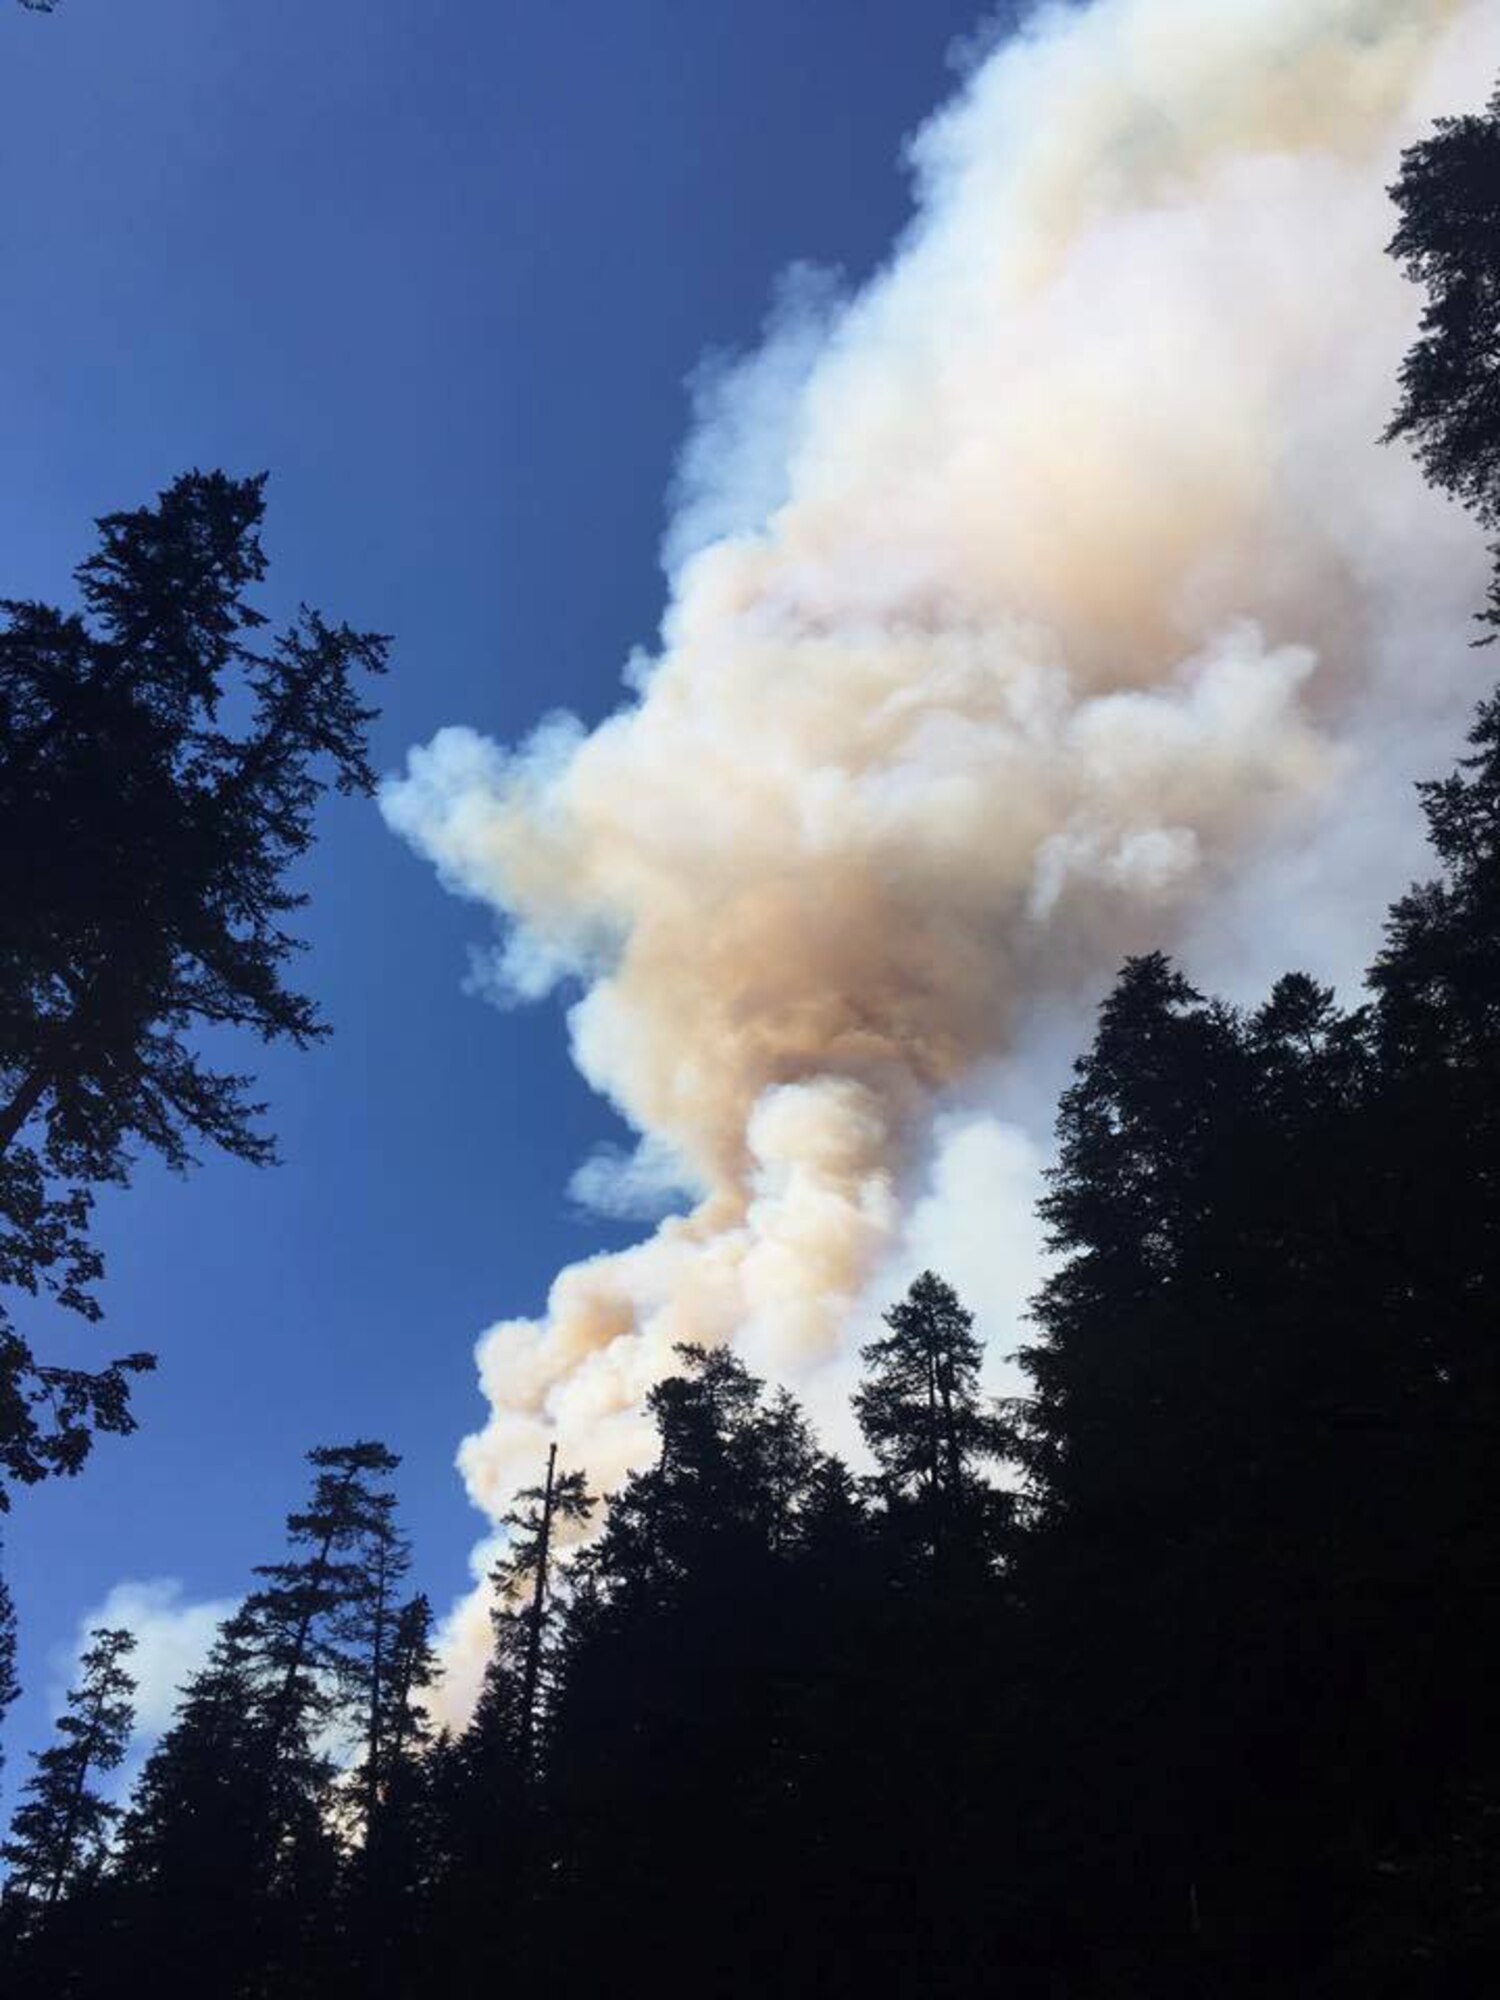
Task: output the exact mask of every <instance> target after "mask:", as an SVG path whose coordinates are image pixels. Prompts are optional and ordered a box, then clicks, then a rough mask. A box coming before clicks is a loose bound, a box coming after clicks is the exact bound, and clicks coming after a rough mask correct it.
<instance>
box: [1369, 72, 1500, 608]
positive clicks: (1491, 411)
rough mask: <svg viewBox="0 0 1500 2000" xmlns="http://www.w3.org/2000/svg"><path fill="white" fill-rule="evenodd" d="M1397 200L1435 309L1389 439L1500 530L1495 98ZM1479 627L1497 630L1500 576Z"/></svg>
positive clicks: (1407, 169) (1404, 375)
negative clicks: (1402, 442)
mask: <svg viewBox="0 0 1500 2000" xmlns="http://www.w3.org/2000/svg"><path fill="white" fill-rule="evenodd" d="M1391 194H1392V197H1393V198H1394V200H1395V201H1396V203H1397V205H1398V207H1399V208H1400V210H1401V225H1400V228H1399V229H1398V230H1397V232H1396V235H1395V237H1394V238H1393V240H1392V242H1391V246H1390V249H1391V255H1392V256H1393V257H1395V258H1397V259H1398V260H1399V261H1400V263H1401V264H1402V266H1403V267H1404V269H1405V271H1406V273H1407V276H1408V277H1410V278H1412V279H1413V280H1415V281H1416V282H1417V283H1418V284H1421V285H1422V286H1424V287H1425V289H1426V291H1427V295H1428V302H1427V306H1426V309H1425V311H1424V312H1423V314H1422V332H1421V338H1420V339H1419V340H1418V341H1417V342H1416V343H1415V344H1414V346H1413V347H1412V348H1411V351H1410V352H1409V353H1408V355H1407V356H1406V359H1405V361H1404V362H1403V364H1402V368H1401V400H1400V403H1399V404H1398V406H1397V409H1396V414H1395V416H1394V417H1393V419H1392V421H1391V424H1390V427H1389V429H1388V430H1387V432H1386V437H1387V439H1388V440H1389V439H1391V438H1397V437H1404V438H1407V439H1409V440H1410V442H1411V444H1412V445H1413V447H1414V449H1415V450H1416V453H1417V456H1418V458H1419V460H1420V461H1421V465H1422V469H1423V471H1424V472H1425V473H1426V475H1427V477H1428V479H1429V480H1430V481H1431V483H1432V484H1433V485H1434V486H1437V487H1439V488H1441V490H1442V491H1443V492H1445V493H1450V494H1452V495H1453V496H1454V498H1455V499H1457V500H1460V501H1461V502H1462V503H1463V505H1464V506H1466V507H1467V508H1469V509H1470V510H1471V512H1472V513H1473V514H1474V515H1475V517H1476V518H1477V519H1478V520H1479V521H1480V522H1481V523H1482V524H1483V526H1485V527H1486V528H1500V92H1497V93H1496V95H1495V96H1493V97H1492V98H1491V99H1490V103H1489V107H1488V109H1487V110H1486V111H1485V112H1484V113H1482V114H1480V115H1472V114H1471V115H1469V116H1466V117H1462V118H1442V119H1439V120H1438V123H1437V127H1436V130H1435V131H1434V132H1433V133H1432V134H1431V135H1430V137H1428V138H1426V139H1423V140H1422V141H1421V142H1420V143H1419V144H1417V145H1415V146H1412V147H1410V148H1408V150H1407V151H1406V153H1405V154H1404V155H1403V157H1402V162H1401V177H1400V179H1399V180H1398V181H1397V182H1396V184H1395V186H1394V187H1393V188H1392V189H1391ZM1484 617H1485V622H1486V623H1487V624H1490V625H1495V624H1500V573H1497V576H1496V580H1495V582H1494V584H1493V585H1492V587H1491V592H1490V603H1489V608H1488V610H1487V612H1486V613H1485V614H1484ZM1492 636H1493V635H1492Z"/></svg>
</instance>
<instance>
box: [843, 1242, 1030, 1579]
mask: <svg viewBox="0 0 1500 2000" xmlns="http://www.w3.org/2000/svg"><path fill="white" fill-rule="evenodd" d="M884 1318H885V1323H886V1326H887V1327H888V1328H889V1329H890V1331H889V1332H888V1333H887V1334H886V1335H885V1336H884V1337H883V1338H882V1339H879V1340H874V1341H871V1342H870V1343H869V1344H868V1345H867V1346H866V1347H864V1348H863V1349H862V1350H861V1353H862V1356H863V1359H864V1363H865V1367H866V1370H867V1374H866V1377H865V1379H864V1381H863V1382H862V1383H861V1384H860V1387H859V1389H858V1390H857V1392H856V1394H855V1397H854V1411H855V1415H856V1417H857V1418H858V1420H859V1427H860V1431H861V1433H862V1435H863V1437H864V1440H865V1443H866V1444H867V1445H868V1446H869V1447H870V1450H871V1452H872V1453H873V1454H874V1456H875V1460H876V1463H877V1464H878V1465H879V1467H880V1473H881V1481H882V1485H883V1487H884V1489H885V1492H886V1494H887V1496H888V1498H889V1500H890V1501H891V1502H892V1503H893V1504H894V1505H896V1506H898V1507H915V1508H916V1509H917V1510H918V1511H919V1513H920V1516H921V1519H922V1521H923V1524H924V1531H925V1534H926V1536H927V1539H928V1541H929V1545H930V1548H931V1551H932V1554H933V1557H934V1560H936V1559H937V1558H938V1556H939V1554H940V1552H941V1550H942V1548H943V1546H944V1544H945V1543H947V1542H949V1541H950V1540H951V1538H952V1535H953V1531H954V1530H955V1529H956V1527H957V1526H958V1524H959V1523H960V1521H961V1520H963V1519H964V1517H965V1516H966V1515H970V1516H972V1515H974V1514H975V1513H976V1511H977V1509H978V1508H979V1507H980V1506H981V1505H982V1498H983V1481H982V1479H981V1477H980V1467H981V1465H982V1464H984V1463H985V1462H986V1461H988V1460H992V1459H995V1458H998V1457H999V1456H1000V1455H1001V1454H1002V1452H1003V1451H1004V1449H1005V1443H1006V1432H1005V1428H1004V1426H1003V1424H1002V1423H1001V1421H1000V1419H999V1417H998V1416H997V1415H996V1414H995V1412H994V1411H993V1410H992V1409H991V1408H989V1407H988V1406H987V1404H986V1401H985V1398H984V1397H983V1395H982V1394H981V1392H980V1387H979V1369H980V1364H981V1362H982V1360H983V1355H984V1350H983V1347H982V1345H981V1343H980V1341H979V1340H978V1338H977V1337H976V1335H975V1333H974V1317H973V1314H972V1313H970V1312H968V1311H966V1310H965V1308H964V1307H963V1305H961V1304H960V1302H959V1298H958V1295H957V1293H956V1292H955V1291H954V1290H953V1288H952V1286H951V1285H948V1284H945V1283H944V1281H943V1280H942V1279H941V1278H939V1277H938V1276H937V1275H936V1274H935V1273H934V1272H932V1271H924V1272H922V1274H921V1275H920V1276H919V1277H918V1278H916V1279H915V1280H914V1281H913V1283H912V1286H911V1289H910V1290H909V1291H908V1293H907V1295H906V1297H905V1298H904V1299H902V1300H901V1301H900V1302H899V1303H898V1304H896V1305H893V1306H891V1307H890V1308H889V1309H888V1310H887V1311H886V1313H885V1315H884Z"/></svg>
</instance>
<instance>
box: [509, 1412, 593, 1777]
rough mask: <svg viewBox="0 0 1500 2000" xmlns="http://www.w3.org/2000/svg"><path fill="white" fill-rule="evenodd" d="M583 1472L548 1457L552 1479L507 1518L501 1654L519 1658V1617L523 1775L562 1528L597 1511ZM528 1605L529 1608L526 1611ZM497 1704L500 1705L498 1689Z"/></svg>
mask: <svg viewBox="0 0 1500 2000" xmlns="http://www.w3.org/2000/svg"><path fill="white" fill-rule="evenodd" d="M594 1504H595V1503H594V1498H593V1495H592V1494H590V1492H589V1491H588V1479H587V1475H586V1474H585V1473H583V1472H579V1471H573V1472H562V1473H560V1472H558V1470H557V1446H556V1445H555V1444H553V1445H552V1446H550V1447H549V1449H548V1452H547V1475H546V1478H545V1480H544V1481H543V1483H542V1484H541V1485H540V1486H528V1487H526V1488H524V1489H523V1490H522V1491H521V1492H520V1493H519V1494H517V1496H516V1504H515V1505H514V1506H513V1507H512V1508H511V1510H510V1512H509V1513H508V1514H506V1515H505V1516H504V1525H505V1526H506V1527H507V1528H508V1529H509V1530H510V1542H509V1544H508V1546H507V1549H506V1553H505V1555H504V1557H503V1558H502V1559H501V1561H500V1562H499V1563H498V1564H497V1565H496V1567H495V1570H494V1573H493V1575H492V1577H491V1581H492V1583H493V1584H494V1585H495V1588H496V1591H497V1593H498V1609H497V1611H496V1638H497V1653H498V1654H499V1655H500V1656H501V1670H502V1671H508V1668H507V1667H506V1666H505V1664H504V1658H503V1656H505V1655H507V1654H512V1655H513V1654H514V1652H515V1650H516V1646H515V1633H514V1631H513V1629H512V1627H511V1624H510V1622H509V1621H511V1620H512V1619H515V1618H519V1619H520V1621H521V1626H522V1629H523V1630H524V1641H523V1643H522V1644H521V1646H520V1649H519V1650H520V1658H521V1672H520V1686H519V1688H518V1689H517V1690H516V1699H517V1701H518V1704H519V1706H518V1709H517V1714H516V1730H517V1736H516V1752H517V1756H518V1758H519V1760H520V1764H521V1768H522V1770H523V1771H526V1772H530V1771H531V1770H532V1768H533V1763H534V1758H535V1751H536V1742H537V1737H538V1734H539V1726H540V1723H541V1720H542V1712H541V1711H542V1704H543V1701H544V1698H545V1694H546V1675H545V1667H546V1661H547V1628H548V1621H549V1618H550V1615H551V1611H552V1599H553V1596H554V1594H555V1587H554V1575H555V1570H556V1560H557V1554H556V1547H555V1536H556V1533H557V1530H558V1529H559V1527H566V1526H567V1525H569V1524H573V1525H581V1524H582V1523H583V1522H585V1521H586V1520H587V1519H588V1517H589V1515H590V1513H591V1512H592V1511H593V1508H594ZM523 1604H524V1608H522V1606H523ZM493 1699H494V1700H495V1701H497V1702H498V1701H499V1699H500V1696H499V1692H498V1690H495V1691H493Z"/></svg>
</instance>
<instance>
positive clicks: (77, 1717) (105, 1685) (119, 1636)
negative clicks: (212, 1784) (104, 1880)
mask: <svg viewBox="0 0 1500 2000" xmlns="http://www.w3.org/2000/svg"><path fill="white" fill-rule="evenodd" d="M134 1649H135V1635H134V1633H132V1632H127V1631H124V1630H118V1629H110V1630H106V1629H104V1628H102V1627H101V1628H100V1629H99V1630H97V1631H95V1632H93V1633H91V1634H90V1636H89V1645H88V1647H87V1649H86V1650H85V1652H84V1654H83V1657H82V1659H81V1661H80V1662H79V1679H78V1685H77V1686H76V1687H75V1688H73V1689H71V1690H70V1692H69V1694H68V1705H67V1709H66V1711H65V1713H64V1714H62V1715H61V1716H59V1717H58V1721H57V1733H58V1739H59V1740H58V1741H57V1742H56V1743H54V1744H51V1745H49V1747H48V1748H47V1749H45V1750H41V1751H37V1752H34V1753H33V1754H34V1756H35V1760H36V1767H37V1768H36V1770H35V1771H34V1772H33V1773H32V1775H31V1777H30V1778H28V1779H27V1781H26V1786H25V1791H24V1799H23V1803H22V1804H21V1805H20V1806H19V1807H18V1808H17V1809H16V1814H15V1818H14V1819H13V1820H12V1822H11V1832H10V1838H9V1840H7V1841H6V1842H5V1843H4V1845H3V1846H0V1855H3V1856H4V1858H5V1860H6V1861H7V1862H8V1863H9V1864H10V1868H11V1874H12V1882H13V1883H14V1885H15V1886H16V1888H17V1889H18V1891H19V1893H20V1894H21V1895H23V1896H25V1897H26V1898H27V1899H29V1900H31V1901H34V1902H36V1903H39V1904H40V1905H41V1906H42V1907H43V1908H47V1909H50V1908H51V1907H52V1905H54V1904H55V1903H56V1902H57V1901H58V1899H59V1897H60V1896H62V1895H63V1894H64V1892H65V1891H68V1890H71V1889H74V1888H76V1887H77V1885H78V1883H79V1882H80V1880H81V1879H86V1878H87V1877H88V1876H89V1875H91V1874H92V1873H93V1872H94V1871H95V1870H97V1869H98V1868H99V1867H100V1865H101V1864H102V1862H103V1859H104V1853H105V1843H106V1841H107V1839H108V1836H109V1830H110V1828H111V1827H112V1826H113V1824H114V1822H115V1820H116V1819H117V1818H118V1817H119V1808H118V1807H117V1806H115V1805H114V1804H112V1803H111V1802H110V1801H109V1800H108V1799H106V1798H105V1796H104V1794H103V1793H102V1792H101V1791H100V1790H99V1789H98V1787H97V1784H96V1783H95V1782H93V1781H94V1780H96V1779H97V1778H98V1777H100V1776H101V1775H104V1774H106V1773H108V1772H110V1771H114V1770H118V1769H119V1767H120V1765H121V1764H122V1763H123V1762H124V1758H125V1750H126V1746H127V1744H128V1743H129V1740H130V1731H131V1726H132V1723H133V1720H134V1709H133V1706H132V1697H133V1695H134V1694H135V1682H134V1680H133V1679H132V1678H131V1676H130V1674H129V1672H128V1671H127V1669H126V1667H125V1664H124V1663H125V1661H126V1660H127V1659H128V1658H129V1656H130V1654H131V1653H132V1652H133V1651H134Z"/></svg>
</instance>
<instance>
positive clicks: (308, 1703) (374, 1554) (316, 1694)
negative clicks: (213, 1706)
mask: <svg viewBox="0 0 1500 2000" xmlns="http://www.w3.org/2000/svg"><path fill="white" fill-rule="evenodd" d="M307 1456H308V1463H309V1464H310V1465H311V1466H312V1467H313V1469H314V1475H315V1476H314V1479H313V1490H312V1495H311V1497H310V1499H309V1501H308V1504H307V1506H306V1507H304V1508H302V1509H301V1510H299V1511H298V1512H296V1513H293V1514H290V1515H288V1517H287V1540H288V1542H289V1543H290V1545H291V1553H289V1554H288V1556H287V1557H286V1558H284V1559H283V1560H282V1561H281V1562H277V1563H264V1564H261V1565H260V1566H258V1567H257V1569H256V1572H255V1573H256V1575H257V1576H259V1577H262V1578H263V1579H264V1582H263V1583H262V1584H261V1587H260V1588H259V1589H258V1590H256V1591H254V1592H253V1593H252V1594H251V1596H250V1598H249V1599H248V1600H247V1602H246V1606H245V1610H246V1615H247V1617H248V1618H249V1619H250V1621H251V1622H252V1626H253V1630H254V1633H255V1643H256V1648H257V1654H258V1659H259V1663H260V1670H261V1672H262V1673H264V1674H265V1675H266V1676H267V1677H268V1679H269V1681H270V1683H271V1686H272V1690H273V1691H272V1693H271V1695H270V1720H271V1732H272V1739H273V1742H274V1743H275V1745H276V1746H277V1748H278V1750H279V1749H281V1748H283V1747H285V1746H286V1745H288V1744H290V1743H292V1742H294V1741H296V1740H298V1739H303V1740H305V1739H307V1738H308V1737H310V1736H311V1734H312V1733H313V1732H314V1731H315V1730H316V1729H317V1728H318V1727H319V1726H321V1725H325V1724H328V1723H330V1722H334V1721H345V1720H347V1719H348V1717H349V1711H350V1706H351V1703H350V1696H351V1693H353V1694H355V1695H356V1696H364V1697H369V1696H370V1694H371V1692H372V1681H373V1680H374V1679H375V1677H374V1676H372V1674H371V1671H370V1662H369V1658H368V1655H367V1654H366V1655H365V1656H364V1657H363V1658H362V1657H360V1655H359V1652H358V1650H357V1648H358V1642H359V1640H360V1638H361V1637H363V1638H365V1639H366V1640H368V1639H369V1637H370V1636H371V1634H372V1631H373V1623H374V1606H375V1596H376V1591H377V1583H376V1577H377V1575H378V1574H379V1572H380V1570H381V1568H382V1566H384V1567H385V1568H387V1569H389V1567H390V1566H391V1564H392V1563H393V1562H395V1561H396V1560H397V1545H396V1544H394V1543H393V1541H392V1529H391V1509H392V1506H393V1502H392V1499H391V1495H390V1493H389V1491H388V1490H387V1489H386V1487H385V1486H384V1485H383V1484H382V1483H381V1482H383V1481H384V1480H386V1479H388V1478H389V1476H390V1475H391V1473H392V1472H394V1471H395V1469H396V1467H397V1466H398V1465H399V1464H400V1462H401V1461H400V1459H399V1458H398V1457H397V1456H396V1454H395V1453H394V1452H392V1451H390V1450H388V1449H387V1447H386V1446H385V1445H383V1444H380V1443H378V1442H375V1441H372V1440H360V1441H359V1442H357V1443H355V1444H351V1445H320V1446H318V1447H317V1448H315V1449H314V1450H312V1451H310V1452H309V1453H308V1455H307ZM387 1615H388V1607H387ZM372 1706H373V1703H372ZM360 1712H361V1713H362V1714H363V1713H364V1708H363V1703H361V1710H360Z"/></svg>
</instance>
